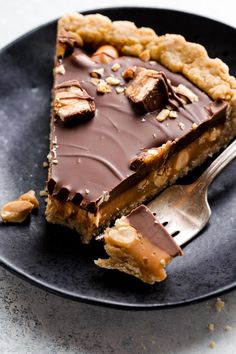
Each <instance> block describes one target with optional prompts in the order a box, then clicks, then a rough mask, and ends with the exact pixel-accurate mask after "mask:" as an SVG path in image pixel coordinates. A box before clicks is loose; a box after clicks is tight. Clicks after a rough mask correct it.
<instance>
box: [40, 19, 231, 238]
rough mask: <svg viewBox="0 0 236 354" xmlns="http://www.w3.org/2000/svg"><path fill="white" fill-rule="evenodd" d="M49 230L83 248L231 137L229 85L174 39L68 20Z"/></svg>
mask: <svg viewBox="0 0 236 354" xmlns="http://www.w3.org/2000/svg"><path fill="white" fill-rule="evenodd" d="M52 93H53V99H52V117H51V136H50V142H51V144H50V154H49V162H50V166H49V175H48V183H47V187H48V192H49V197H48V203H47V209H46V217H47V220H48V221H49V222H52V223H57V224H63V225H66V226H68V227H70V228H73V229H76V230H77V231H78V232H79V233H80V235H81V238H82V242H84V243H88V242H89V241H90V240H91V237H92V236H93V235H96V234H98V233H99V232H101V231H102V230H103V229H104V228H105V227H106V226H108V225H110V223H111V222H112V221H114V220H115V219H116V218H117V217H119V216H122V215H126V214H128V213H129V212H130V211H131V210H132V209H134V208H135V207H137V206H138V205H140V204H142V203H145V202H146V201H148V200H150V199H151V198H153V197H154V196H155V195H157V194H158V193H159V192H160V191H161V190H162V189H163V188H165V187H166V186H167V185H170V184H173V183H174V182H175V181H176V179H177V178H179V177H181V176H184V175H186V174H187V173H188V171H190V170H192V169H193V168H194V167H196V166H198V165H200V164H202V163H203V162H204V161H205V160H206V158H207V157H208V156H211V155H212V154H214V153H215V152H217V151H218V150H219V149H221V148H223V147H225V146H226V145H227V144H228V143H229V142H230V140H232V139H233V138H234V137H235V135H236V113H235V106H236V81H235V78H234V77H232V76H230V75H229V73H228V67H227V66H226V65H225V64H224V63H223V62H222V61H221V60H219V59H210V58H209V57H208V55H207V52H206V50H205V49H204V48H203V47H202V46H200V45H199V44H194V43H189V42H187V41H185V39H184V38H183V37H182V36H179V35H174V34H173V35H171V34H167V35H164V36H160V37H158V36H157V35H156V34H155V32H154V31H153V30H152V29H149V28H137V27H136V26H135V25H134V24H133V23H130V22H127V21H115V22H112V21H110V19H108V18H107V17H104V16H101V15H99V14H97V15H87V16H83V15H80V14H72V15H68V16H64V17H62V18H61V19H60V20H59V22H58V32H57V50H56V57H55V68H54V86H53V91H52Z"/></svg>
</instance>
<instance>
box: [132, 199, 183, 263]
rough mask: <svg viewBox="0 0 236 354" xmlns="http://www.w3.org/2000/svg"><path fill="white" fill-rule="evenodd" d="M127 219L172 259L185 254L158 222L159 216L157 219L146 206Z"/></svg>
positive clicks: (142, 206) (140, 207)
mask: <svg viewBox="0 0 236 354" xmlns="http://www.w3.org/2000/svg"><path fill="white" fill-rule="evenodd" d="M126 218H127V219H128V222H129V224H130V225H131V226H133V227H134V228H135V229H136V230H137V231H138V232H139V233H140V234H141V235H142V237H143V238H146V239H148V240H149V241H150V242H151V243H152V244H153V245H154V246H157V247H159V248H161V249H162V250H163V251H165V252H167V253H168V254H169V255H170V256H172V257H174V256H177V255H182V254H183V253H182V251H181V248H180V247H179V246H178V245H177V244H176V243H175V241H174V239H173V237H171V235H170V234H169V233H168V232H167V231H166V229H165V228H164V227H163V226H162V225H161V224H160V223H159V222H158V220H157V219H158V216H157V218H155V217H154V216H153V214H152V212H151V211H150V210H149V209H148V208H147V207H146V206H144V205H140V206H139V207H138V208H136V209H134V210H133V211H132V212H131V213H130V214H129V215H127V216H126Z"/></svg>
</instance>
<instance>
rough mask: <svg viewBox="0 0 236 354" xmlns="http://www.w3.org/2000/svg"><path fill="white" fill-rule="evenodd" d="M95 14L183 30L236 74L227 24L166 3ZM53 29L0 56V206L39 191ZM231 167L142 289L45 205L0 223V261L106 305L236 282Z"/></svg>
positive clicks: (211, 290)
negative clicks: (161, 269)
mask: <svg viewBox="0 0 236 354" xmlns="http://www.w3.org/2000/svg"><path fill="white" fill-rule="evenodd" d="M103 13H105V14H107V15H109V16H110V17H111V18H113V19H128V20H134V21H135V22H136V23H137V24H138V25H144V26H148V25H149V26H152V27H153V28H155V29H156V30H157V31H158V33H159V34H161V33H164V32H175V33H181V34H184V35H185V36H186V38H187V39H189V40H196V41H198V42H200V43H202V44H204V45H205V46H206V47H207V48H208V50H209V53H210V54H211V55H212V56H219V57H220V58H222V59H223V60H224V61H225V62H226V63H228V64H229V65H230V68H231V73H232V74H235V73H236V57H235V55H234V51H235V46H236V36H235V30H234V29H232V28H230V27H227V26H226V25H223V24H219V23H217V22H214V21H211V20H207V19H205V18H201V17H198V16H193V15H187V14H181V13H180V12H174V11H165V10H148V9H125V11H124V10H122V9H117V10H116V9H114V10H107V11H104V12H103ZM55 28H56V26H55V23H53V24H49V25H46V26H44V27H42V28H40V29H38V30H36V31H35V32H32V33H31V34H29V35H27V36H26V37H24V38H22V39H20V40H19V41H17V42H15V43H14V44H13V45H11V46H9V47H8V48H6V49H4V50H2V52H1V54H0V77H1V81H0V171H1V172H0V201H1V204H3V203H4V202H6V201H8V200H10V199H12V198H15V197H16V196H18V195H19V194H20V193H22V192H25V191H26V190H28V189H30V188H33V189H35V190H36V191H39V190H41V189H43V188H44V181H45V179H46V171H45V170H43V168H42V163H43V161H45V160H46V155H47V153H48V133H49V124H48V123H49V108H50V89H51V84H52V82H51V69H52V64H53V52H54V41H55ZM235 168H236V163H235V162H234V163H232V164H231V165H230V166H228V167H227V168H226V170H225V171H224V172H223V173H222V175H221V176H219V177H218V178H217V180H216V181H215V182H214V184H213V185H212V187H211V189H210V193H209V197H210V198H209V199H210V200H209V201H210V205H211V207H212V211H213V215H212V218H211V221H210V224H209V226H208V227H207V229H206V230H205V231H204V232H202V233H201V235H199V237H198V238H196V239H195V240H194V241H192V242H191V243H190V244H189V245H187V246H186V247H185V256H184V257H182V258H177V259H175V260H174V261H173V263H172V264H171V265H170V266H169V268H168V272H169V277H168V279H167V281H165V282H164V283H161V284H156V285H155V286H148V285H145V284H142V283H140V282H139V281H138V280H135V279H132V278H130V277H128V276H126V275H123V274H120V273H118V272H109V271H106V270H101V269H99V268H97V267H96V266H95V265H94V264H93V259H94V258H96V257H97V256H98V255H102V247H101V246H97V245H96V246H94V245H91V246H88V247H85V246H82V245H81V244H80V243H79V240H78V237H77V235H76V234H75V233H73V232H71V231H69V230H67V229H64V228H62V227H59V226H53V225H47V224H46V222H45V220H44V216H43V211H44V205H43V202H42V203H41V207H40V210H39V212H38V215H35V214H34V215H32V217H31V221H30V223H25V224H22V225H17V226H15V225H11V226H6V225H2V224H0V260H1V262H2V264H3V265H4V266H7V267H9V268H10V269H11V270H13V271H15V272H17V273H18V274H20V275H23V276H26V277H27V278H28V279H32V280H34V281H36V282H37V283H38V284H39V285H42V286H46V287H48V289H49V290H52V291H57V292H60V293H61V294H64V295H67V296H71V297H74V298H78V299H81V300H85V301H98V302H99V303H104V304H105V303H107V304H119V305H125V306H130V307H135V306H136V307H145V308H147V307H153V306H155V307H162V306H171V305H176V304H181V303H188V302H191V301H194V300H196V299H201V298H205V297H207V296H209V295H213V294H216V293H219V292H220V291H223V290H227V289H229V288H232V287H233V286H235V285H236V238H235V233H236V218H235V209H236V185H235V181H234V175H235ZM196 173H197V171H196V172H195V175H196ZM192 175H193V174H192Z"/></svg>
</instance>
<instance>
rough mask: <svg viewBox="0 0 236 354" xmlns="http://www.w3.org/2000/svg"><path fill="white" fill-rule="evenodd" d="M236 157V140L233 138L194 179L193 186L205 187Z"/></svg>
mask: <svg viewBox="0 0 236 354" xmlns="http://www.w3.org/2000/svg"><path fill="white" fill-rule="evenodd" d="M235 157H236V140H234V141H233V142H232V143H231V144H230V145H229V146H228V147H227V148H226V149H225V150H224V151H223V152H222V153H221V154H220V155H219V156H218V157H217V158H216V159H215V160H214V161H213V162H212V163H211V165H210V166H209V167H208V168H207V169H206V171H205V172H203V174H202V175H201V176H200V177H199V178H198V179H197V180H196V182H195V183H194V188H196V187H200V188H207V187H208V186H209V185H210V184H211V182H212V181H213V180H214V178H215V177H216V176H217V175H218V174H219V173H220V172H221V171H222V170H223V168H224V167H225V166H227V165H228V164H229V163H230V162H231V161H232V160H233V159H234V158H235Z"/></svg>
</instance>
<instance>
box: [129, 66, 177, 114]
mask: <svg viewBox="0 0 236 354" xmlns="http://www.w3.org/2000/svg"><path fill="white" fill-rule="evenodd" d="M130 71H131V70H130ZM125 93H126V95H127V97H128V98H129V99H130V100H131V102H132V103H133V104H134V107H136V109H137V110H138V111H140V112H141V113H145V112H153V111H156V110H159V109H162V108H163V107H164V106H165V105H166V104H167V103H169V104H171V105H172V106H173V105H174V106H175V107H178V105H181V106H182V105H183V103H182V102H181V100H180V98H179V97H178V96H177V94H176V93H175V91H174V90H173V88H172V86H171V84H170V83H169V81H168V80H167V77H166V75H165V74H164V73H163V72H159V71H156V70H150V69H145V68H143V67H138V68H136V70H135V73H134V78H133V80H132V81H130V83H129V85H128V87H127V89H126V92H125ZM173 101H176V103H175V104H174V103H173Z"/></svg>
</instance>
